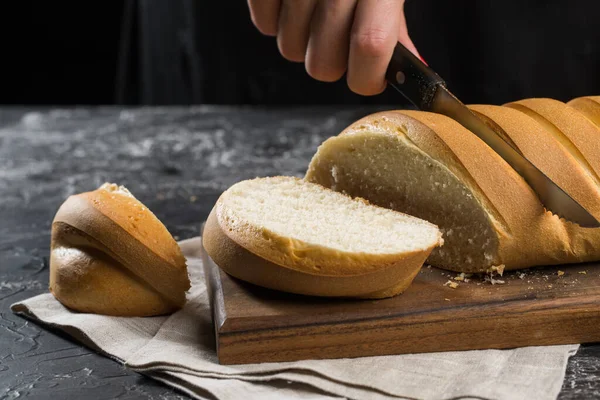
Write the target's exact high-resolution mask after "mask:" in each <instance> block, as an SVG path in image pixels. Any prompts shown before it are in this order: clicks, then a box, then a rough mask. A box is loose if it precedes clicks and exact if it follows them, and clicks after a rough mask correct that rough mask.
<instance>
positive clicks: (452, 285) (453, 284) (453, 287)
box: [444, 281, 458, 289]
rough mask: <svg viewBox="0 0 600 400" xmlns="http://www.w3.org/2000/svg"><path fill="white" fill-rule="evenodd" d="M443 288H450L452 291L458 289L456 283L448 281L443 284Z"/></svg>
mask: <svg viewBox="0 0 600 400" xmlns="http://www.w3.org/2000/svg"><path fill="white" fill-rule="evenodd" d="M444 286H450V287H451V288H452V289H456V288H457V287H458V283H456V282H452V281H448V282H446V283H444Z"/></svg>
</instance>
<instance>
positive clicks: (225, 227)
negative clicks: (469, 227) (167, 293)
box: [203, 177, 443, 298]
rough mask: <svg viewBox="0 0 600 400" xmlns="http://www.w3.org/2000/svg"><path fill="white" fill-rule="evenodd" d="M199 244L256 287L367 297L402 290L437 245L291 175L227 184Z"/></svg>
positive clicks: (418, 225)
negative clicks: (202, 243)
mask: <svg viewBox="0 0 600 400" xmlns="http://www.w3.org/2000/svg"><path fill="white" fill-rule="evenodd" d="M203 242H204V247H205V249H206V251H207V253H208V254H209V255H210V256H211V258H212V259H213V260H214V261H215V262H216V263H217V265H219V266H220V267H221V268H222V269H223V270H225V271H226V272H228V273H229V274H231V275H233V276H235V277H237V278H240V279H243V280H246V281H249V282H251V283H254V284H257V285H260V286H264V287H268V288H272V289H279V290H284V291H288V292H293V293H299V294H308V295H318V296H351V297H373V298H375V297H387V296H392V295H395V294H398V293H400V292H402V291H403V290H404V289H406V287H408V285H409V284H410V283H411V282H412V279H413V278H414V276H415V275H416V274H417V272H418V271H419V269H420V267H421V266H422V264H423V262H424V261H425V259H426V258H427V256H428V255H429V253H430V252H431V251H432V249H433V248H434V247H436V246H438V245H441V244H442V243H443V241H442V238H441V233H440V231H439V230H438V228H437V227H436V226H435V225H432V224H430V223H429V222H426V221H423V220H420V219H418V218H415V217H411V216H408V215H405V214H401V213H399V212H395V211H392V210H388V209H385V208H380V207H377V206H374V205H370V204H368V203H367V202H366V201H364V200H362V199H352V198H350V197H348V196H346V195H343V194H341V193H337V192H335V191H332V190H329V189H327V188H324V187H322V186H320V185H316V184H313V183H309V182H306V181H304V180H301V179H297V178H291V177H274V178H258V179H253V180H248V181H243V182H239V183H237V184H235V185H233V186H232V187H231V188H229V189H228V190H227V191H226V192H224V193H223V195H222V196H221V197H220V198H219V200H218V202H217V204H216V205H215V207H214V209H213V211H212V213H211V215H210V217H209V218H208V220H207V223H206V226H205V229H204V234H203Z"/></svg>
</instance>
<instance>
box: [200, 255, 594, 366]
mask: <svg viewBox="0 0 600 400" xmlns="http://www.w3.org/2000/svg"><path fill="white" fill-rule="evenodd" d="M204 259H205V262H204V265H205V267H204V268H205V273H206V275H207V278H208V279H207V282H208V287H209V291H210V297H211V302H212V304H211V306H212V308H213V316H214V323H215V333H216V340H217V351H218V356H219V361H220V363H222V364H242V363H256V362H273V361H292V360H301V359H324V358H343V357H360V356H374V355H389V354H404V353H425V352H436V351H453V350H473V349H504V348H514V347H522V346H534V345H553V344H569V343H589V342H597V341H599V340H600V329H598V326H599V325H600V264H597V263H594V264H579V265H571V266H566V265H563V266H555V267H543V268H535V269H530V270H523V271H516V272H510V273H508V272H507V273H505V274H504V276H502V277H500V276H497V275H496V276H494V283H492V282H491V281H490V279H489V278H485V276H472V277H471V278H470V279H469V278H467V280H468V282H465V281H464V280H463V281H461V280H455V278H456V277H457V276H458V274H456V273H452V272H448V271H443V270H439V269H437V268H433V267H425V268H423V269H422V270H421V272H420V273H419V275H418V276H417V278H416V279H415V281H414V282H413V284H412V285H411V286H410V287H409V289H408V290H407V291H406V292H404V293H403V294H401V295H399V296H396V297H393V298H390V299H383V300H353V299H331V298H318V297H309V296H301V295H294V294H289V293H283V292H278V291H274V290H269V289H265V288H261V287H258V286H254V285H251V284H248V283H246V282H243V281H240V280H238V279H235V278H233V277H231V276H229V275H227V274H226V273H224V272H223V271H221V270H220V269H219V268H218V267H217V266H216V265H215V263H214V262H212V260H211V259H210V257H208V256H207V255H206V254H204ZM459 279H460V277H459ZM449 281H451V282H453V283H456V284H458V286H457V287H456V288H452V287H451V285H449V284H448V282H449Z"/></svg>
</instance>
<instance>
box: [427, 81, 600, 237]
mask: <svg viewBox="0 0 600 400" xmlns="http://www.w3.org/2000/svg"><path fill="white" fill-rule="evenodd" d="M429 104H430V107H428V108H429V110H425V111H431V112H435V113H439V114H444V115H446V116H448V117H450V118H452V119H453V120H455V121H456V122H458V123H459V124H461V125H462V126H464V127H465V128H467V129H468V130H470V131H471V132H473V133H474V134H475V135H477V136H478V137H479V138H480V139H481V140H483V141H484V142H485V143H486V144H487V145H488V146H490V147H491V148H492V150H494V151H495V152H496V153H497V154H498V155H500V157H502V158H503V159H504V160H505V161H506V162H507V163H508V164H509V165H510V166H511V167H512V168H513V169H514V170H515V171H517V173H519V175H521V176H522V177H523V179H525V181H526V182H527V183H528V184H529V186H531V188H532V189H533V190H534V191H535V192H536V194H537V195H538V197H539V198H540V201H541V202H542V204H543V205H544V206H545V207H546V209H548V210H549V211H551V212H552V213H554V214H556V215H558V216H560V217H562V218H564V219H566V220H568V221H571V222H575V223H576V224H578V225H580V226H582V227H585V228H597V227H600V222H599V221H598V220H597V219H596V218H594V216H592V215H591V214H590V213H589V212H588V211H587V210H586V209H585V208H583V207H582V206H581V205H580V204H579V203H578V202H576V201H575V200H574V199H573V198H572V197H571V196H569V195H568V194H567V193H565V191H564V190H562V189H561V188H560V187H559V186H558V185H557V184H556V183H554V182H553V181H552V180H551V179H550V178H548V176H546V175H545V174H544V173H543V172H542V171H540V170H539V169H538V168H537V167H536V166H534V165H533V164H532V163H531V162H530V161H529V160H527V159H526V158H525V157H523V156H522V155H521V154H520V153H519V152H517V151H516V150H515V149H514V148H513V147H512V146H511V145H510V144H509V143H507V142H506V141H505V140H504V139H502V138H501V137H500V136H498V134H496V132H494V130H492V129H491V128H490V127H488V126H487V125H486V124H485V123H484V122H483V121H482V120H481V119H480V118H479V117H477V116H476V115H475V114H474V113H473V112H472V111H471V110H469V109H468V108H467V107H466V106H465V105H464V104H463V103H461V102H460V100H458V99H457V98H456V97H455V96H454V95H453V94H452V93H450V91H448V89H446V88H445V87H444V86H442V85H437V88H436V90H435V94H434V95H433V99H432V100H431V102H430V103H429Z"/></svg>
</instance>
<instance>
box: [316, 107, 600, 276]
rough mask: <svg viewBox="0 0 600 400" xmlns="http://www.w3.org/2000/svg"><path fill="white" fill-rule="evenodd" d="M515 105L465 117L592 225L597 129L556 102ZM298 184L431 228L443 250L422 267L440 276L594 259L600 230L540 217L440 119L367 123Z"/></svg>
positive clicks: (508, 175)
mask: <svg viewBox="0 0 600 400" xmlns="http://www.w3.org/2000/svg"><path fill="white" fill-rule="evenodd" d="M518 104H520V105H517V106H514V105H511V106H510V107H497V106H471V108H472V109H473V110H474V111H476V112H478V113H479V115H480V116H482V117H483V119H484V120H485V121H486V122H487V123H488V125H490V126H491V127H492V128H493V129H495V130H496V131H497V132H499V133H500V134H501V135H502V136H503V137H505V138H507V140H509V142H511V143H512V144H513V145H514V146H515V147H517V149H518V150H519V151H521V152H522V153H523V154H524V155H525V156H526V157H527V158H529V159H530V160H531V161H532V162H533V163H534V164H535V165H536V166H537V167H538V168H540V169H541V170H542V171H543V172H544V173H546V174H548V175H549V176H550V177H551V178H552V179H554V180H555V181H556V182H557V183H558V184H559V185H561V186H562V187H563V188H564V189H565V190H566V191H567V192H568V193H569V194H570V195H572V196H573V197H574V198H575V199H576V200H578V201H580V202H581V203H582V204H583V205H584V206H586V207H587V208H588V209H589V210H590V211H591V212H592V213H593V214H594V215H595V216H596V217H597V218H600V189H599V185H598V179H597V171H596V166H597V165H600V164H599V162H600V147H598V146H597V145H598V143H600V129H599V127H598V126H595V125H594V124H593V123H592V122H591V121H590V119H589V117H586V116H584V115H583V114H581V113H580V112H579V111H577V109H575V108H573V107H570V106H568V105H566V104H564V103H560V102H557V101H555V100H550V99H529V100H526V101H522V102H518ZM533 110H535V111H533ZM534 113H535V114H534ZM575 126H576V127H580V128H581V129H583V130H585V135H586V137H587V140H588V141H590V142H595V143H588V142H586V140H585V138H582V137H581V134H580V133H578V132H576V131H575V130H574V129H573V128H572V127H575ZM557 130H558V132H557ZM567 139H568V140H567ZM305 179H306V180H308V181H311V182H315V183H319V184H321V185H324V186H326V187H329V188H332V189H334V190H337V191H340V192H343V193H347V194H348V195H350V196H358V197H363V198H366V199H368V200H369V201H370V202H371V203H373V204H377V205H379V206H382V207H388V208H391V209H395V210H398V211H401V212H405V213H408V214H410V215H414V216H416V217H419V218H423V219H425V220H428V221H430V222H432V223H434V224H436V225H438V226H439V227H440V229H441V230H442V232H443V234H444V240H445V245H444V247H441V248H436V249H434V250H433V252H432V253H431V256H430V257H429V260H428V262H429V263H431V264H433V265H435V266H439V267H442V268H446V269H450V270H454V271H460V272H484V271H486V270H488V269H489V268H490V267H492V266H499V265H504V266H505V268H506V269H507V270H510V269H517V268H524V267H531V266H535V265H547V264H560V263H575V262H582V261H593V260H599V259H600V229H586V228H581V227H579V226H577V225H575V224H572V223H569V222H566V221H564V220H561V219H560V218H558V217H557V216H555V215H552V214H551V213H549V212H547V211H546V210H545V209H544V207H543V205H542V204H541V203H540V201H539V199H538V198H537V196H536V195H535V193H534V192H533V191H532V190H531V188H530V187H529V186H528V185H527V184H526V182H525V181H524V180H523V179H522V178H521V176H519V175H518V174H517V173H516V172H515V171H514V170H513V169H512V168H511V167H510V166H509V165H508V164H507V163H506V162H505V161H504V160H503V159H502V158H501V157H500V156H498V155H497V154H496V153H495V152H494V151H493V150H492V149H491V148H489V147H488V146H487V145H486V144H485V143H484V142H482V141H481V140H480V139H479V138H478V137H477V136H475V135H473V134H472V133H471V132H469V131H468V130H466V129H465V128H464V127H462V126H461V125H459V124H458V123H457V122H455V121H453V120H452V119H450V118H448V117H445V116H443V115H439V114H432V113H427V112H421V111H388V112H382V113H377V114H374V115H370V116H367V117H365V118H363V119H361V120H359V121H357V122H356V123H354V124H352V125H350V126H349V127H348V128H347V129H345V130H344V131H343V132H342V133H341V134H340V135H339V136H337V137H333V138H330V139H328V140H327V141H325V142H324V143H323V144H322V145H321V146H320V147H319V149H318V151H317V153H316V154H315V156H314V157H313V159H312V161H311V163H310V166H309V168H308V171H307V174H306V177H305Z"/></svg>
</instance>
